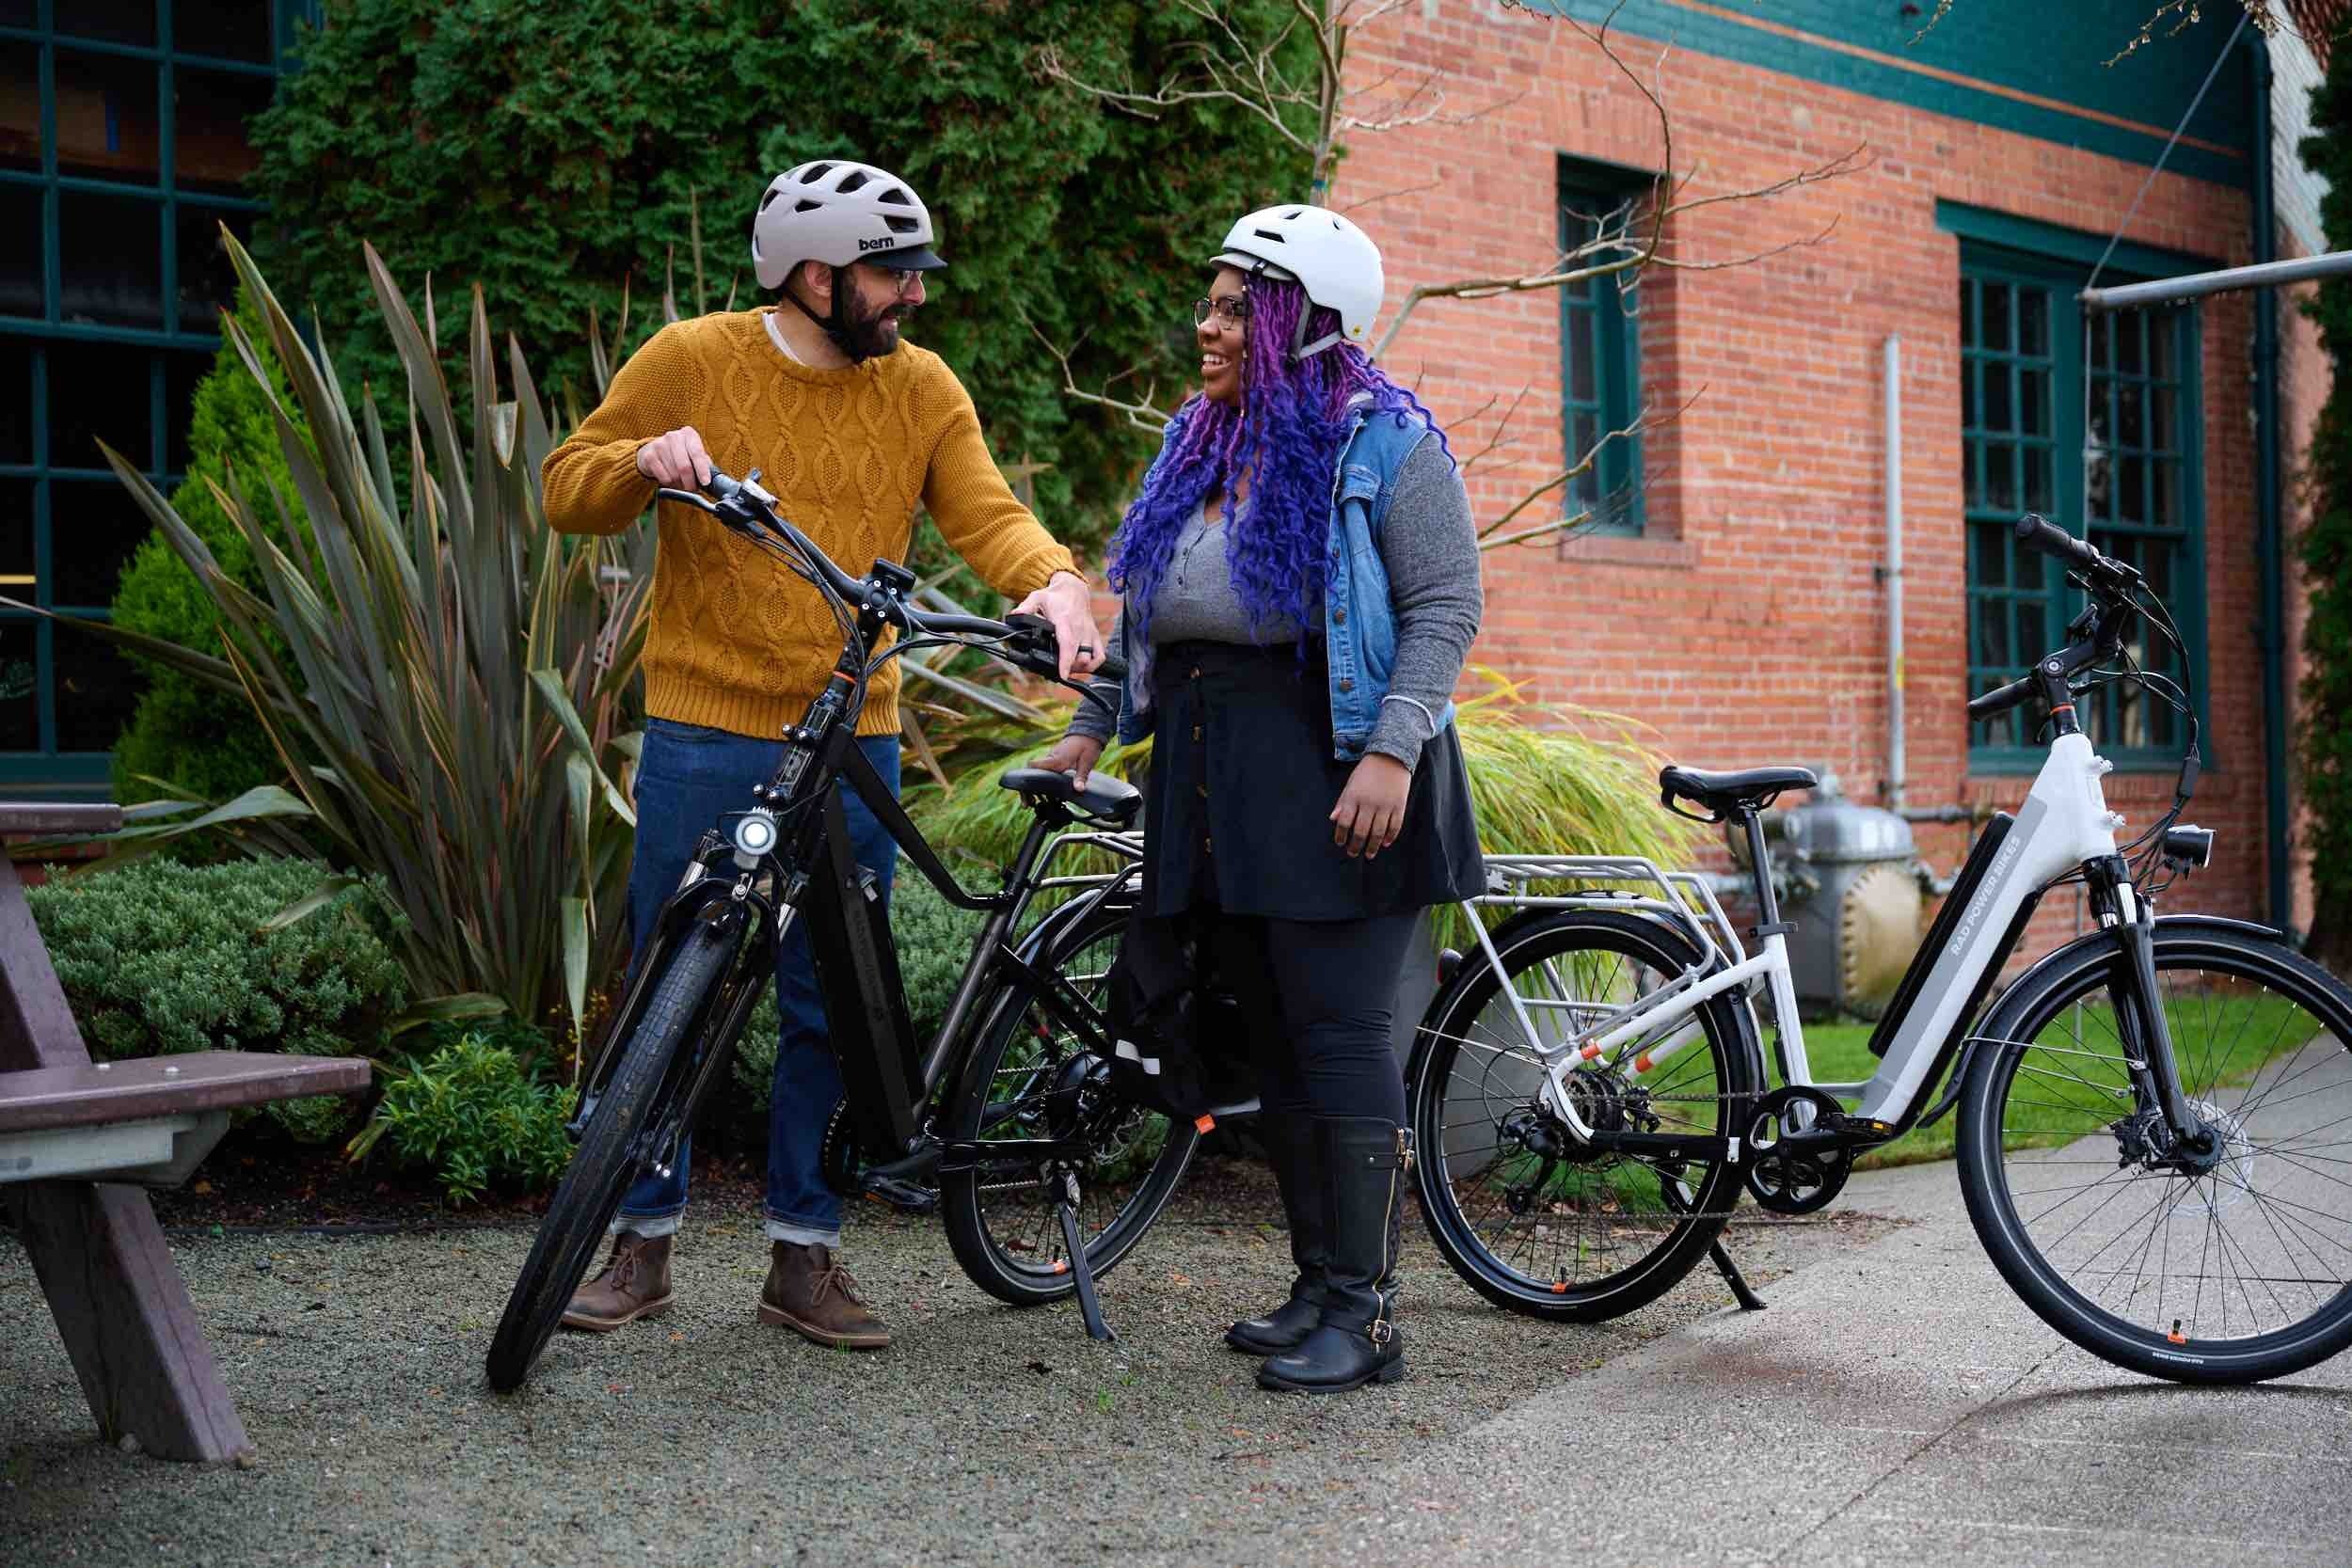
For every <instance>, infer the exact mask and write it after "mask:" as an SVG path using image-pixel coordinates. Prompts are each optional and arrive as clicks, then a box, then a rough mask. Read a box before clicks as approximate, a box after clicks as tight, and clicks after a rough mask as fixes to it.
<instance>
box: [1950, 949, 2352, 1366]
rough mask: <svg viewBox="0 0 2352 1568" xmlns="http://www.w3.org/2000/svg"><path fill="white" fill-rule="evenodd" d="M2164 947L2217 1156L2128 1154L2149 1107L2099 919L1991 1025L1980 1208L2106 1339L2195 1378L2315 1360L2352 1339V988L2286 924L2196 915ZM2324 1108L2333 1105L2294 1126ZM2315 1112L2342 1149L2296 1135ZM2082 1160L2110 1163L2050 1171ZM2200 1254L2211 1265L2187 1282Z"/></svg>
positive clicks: (2016, 992) (2168, 1001)
mask: <svg viewBox="0 0 2352 1568" xmlns="http://www.w3.org/2000/svg"><path fill="white" fill-rule="evenodd" d="M2155 969H2156V976H2157V986H2158V990H2159V991H2160V992H2161V993H2162V994H2163V997H2164V1004H2165V1007H2166V1012H2167V1016H2168V1018H2169V1020H2171V1024H2170V1027H2171V1033H2172V1036H2173V1039H2174V1042H2175V1050H2174V1058H2175V1061H2176V1063H2177V1064H2178V1066H2179V1069H2180V1077H2181V1086H2182V1091H2183V1093H2184V1094H2185V1096H2186V1097H2187V1098H2188V1099H2189V1100H2190V1101H2192V1103H2194V1104H2196V1105H2198V1106H2199V1107H2200V1114H2201V1115H2203V1116H2206V1117H2208V1118H2209V1124H2217V1125H2219V1126H2221V1127H2222V1129H2223V1138H2224V1143H2223V1148H2222V1151H2221V1156H2220V1159H2219V1160H2218V1162H2217V1164H2215V1165H2214V1166H2213V1168H2212V1169H2211V1170H2210V1171H2207V1172H2205V1173H2203V1174H2201V1175H2198V1176H2189V1175H2184V1174H2182V1173H2180V1172H2178V1171H2157V1170H2153V1169H2150V1168H2148V1167H2147V1166H2146V1165H2145V1164H2140V1163H2139V1162H2138V1160H2137V1155H2136V1154H2135V1155H2134V1156H2133V1157H2130V1158H2125V1157H2124V1154H2125V1151H2126V1149H2127V1148H2130V1147H2133V1146H2134V1141H2135V1140H2142V1139H2144V1138H2145V1137H2146V1135H2147V1134H2146V1133H2145V1132H2144V1131H2142V1129H2141V1125H2140V1124H2141V1123H2143V1122H2144V1120H2145V1116H2144V1113H2140V1112H2138V1111H2137V1110H2128V1111H2127V1110H2126V1107H2128V1106H2130V1105H2131V1104H2132V1096H2131V1093H2130V1090H2129V1088H2128V1082H2129V1081H2128V1078H2126V1077H2124V1076H2123V1074H2124V1069H2123V1067H2122V1049H2121V1042H2120V1037H2118V1036H2117V1035H2116V1032H2115V1030H2114V1026H2113V1014H2112V1003H2111V1002H2108V1003H2107V1006H2108V1009H2109V1010H2108V1011H2106V1013H2105V1014H2103V1013H2102V1012H2101V1010H2100V1004H2101V1002H2102V1001H2105V1000H2106V999H2107V998H2109V997H2110V996H2111V988H2112V986H2113V983H2114V980H2115V977H2116V974H2118V972H2119V966H2118V965H2117V964H2116V962H2115V949H2114V945H2113V939H2112V938H2111V937H2106V936H2105V935H2104V934H2102V935H2097V936H2094V937H2093V938H2090V939H2087V940H2085V941H2083V942H2077V943H2076V944H2074V947H2070V948H2066V949H2061V950H2060V951H2059V952H2058V954H2057V955H2055V956H2054V957H2053V958H2051V959H2049V960H2045V962H2044V963H2043V964H2042V966H2040V967H2038V968H2036V969H2035V970H2032V971H2030V972H2028V973H2027V974H2026V976H2025V977H2024V978H2022V979H2021V980H2020V981H2019V982H2018V983H2017V985H2016V986H2014V987H2013V988H2012V989H2011V992H2010V995H2009V996H2007V997H2005V998H2003V999H2002V1001H2001V1003H2000V1004H1999V1005H1998V1006H1996V1007H1995V1008H1994V1011H1993V1013H1992V1014H1991V1015H1990V1016H1989V1017H1988V1018H1987V1019H1986V1021H1985V1023H1984V1026H1983V1028H1982V1030H1981V1031H1980V1037H1981V1038H1982V1039H1983V1040H1984V1041H1985V1042H1986V1043H1985V1044H1984V1045H1983V1046H1981V1047H1979V1049H1978V1050H1977V1051H1976V1053H1975V1054H1974V1059H1973V1060H1972V1061H1971V1062H1970V1064H1969V1067H1968V1075H1967V1078H1966V1080H1965V1083H1964V1085H1963V1091H1962V1097H1961V1101H1960V1117H1961V1125H1960V1133H1959V1146H1960V1147H1959V1156H1960V1180H1961V1187H1962V1191H1963V1194H1964V1196H1966V1198H1967V1201H1968V1214H1969V1218H1970V1219H1971V1221H1973V1222H1974V1224H1975V1226H1976V1228H1977V1235H1978V1237H1979V1240H1980V1241H1981V1242H1982V1243H1983V1244H1984V1249H1985V1251H1986V1253H1987V1254H1988V1255H1989V1256H1990V1257H1991V1258H1992V1259H1993V1262H1994V1266H1995V1267H1996V1268H1998V1269H1999V1270H2000V1273H2001V1275H2002V1277H2003V1278H2004V1279H2006V1280H2008V1281H2009V1284H2010V1288H2011V1289H2013V1290H2014V1291H2016V1292H2017V1294H2018V1295H2019V1297H2020V1298H2022V1299H2023V1300H2024V1301H2025V1303H2026V1306H2028V1307H2031V1308H2032V1309H2033V1310H2034V1312H2035V1313H2036V1314H2037V1315H2038V1316H2040V1317H2041V1319H2042V1322H2044V1323H2048V1324H2049V1325H2050V1326H2051V1327H2052V1328H2054V1329H2056V1330H2058V1333H2060V1334H2061V1335H2064V1336H2065V1337H2066V1338H2068V1339H2071V1340H2073V1341H2074V1343H2075V1344H2077V1345H2079V1346H2081V1347H2082V1348H2083V1349H2085V1350H2087V1351H2089V1352H2090V1353H2091V1354H2093V1355H2096V1356H2099V1357H2100V1358H2101V1359H2103V1360H2106V1361H2109V1362H2112V1363H2113V1364H2115V1365H2116V1366H2119V1367H2124V1368H2127V1369H2129V1370H2134V1371H2138V1372H2144V1373H2147V1374H2148V1375H2150V1376H2152V1377H2160V1378H2168V1379H2171V1380H2173V1381H2175V1382H2181V1383H2206V1384H2244V1383H2255V1382H2260V1381H2262V1380H2264V1379H2266V1378H2274V1377H2280V1376H2283V1375H2285V1374H2287V1373H2289V1372H2294V1371H2299V1370H2302V1369H2303V1368H2305V1367H2309V1366H2311V1365H2312V1364H2314V1363H2315V1362H2319V1361H2322V1360H2325V1359H2327V1358H2328V1356H2331V1355H2334V1354H2337V1353H2338V1352H2340V1351H2342V1350H2344V1348H2345V1347H2346V1346H2347V1345H2352V1180H2345V1177H2344V1176H2343V1175H2339V1174H2337V1171H2338V1170H2342V1171H2344V1172H2347V1173H2352V1165H2345V1164H2339V1162H2340V1161H2341V1160H2342V1157H2343V1155H2344V1153H2345V1152H2346V1149H2345V1148H2344V1141H2345V1138H2346V1136H2347V1134H2346V1132H2345V1128H2344V1115H2345V1113H2346V1112H2348V1111H2352V992H2347V991H2346V990H2344V987H2343V986H2342V985H2341V984H2339V983H2338V982H2337V981H2336V980H2335V979H2334V978H2333V977H2332V976H2330V975H2329V974H2328V973H2327V972H2326V971H2325V970H2322V969H2320V968H2319V967H2318V966H2317V965H2316V964H2313V963H2312V962H2311V961H2309V960H2308V959H2306V958H2302V957H2301V956H2300V955H2298V954H2296V953H2295V952H2293V951H2291V950H2290V949H2288V948H2286V947H2284V946H2282V945H2280V943H2277V942H2269V941H2266V940H2264V939H2262V938H2260V937H2257V936H2254V935H2252V934H2250V933H2249V932H2247V931H2244V930H2239V929H2233V928H2232V927H2230V926H2228V925H2226V924H2224V923H2221V922H2217V921H2201V920H2198V919H2196V918H2195V917H2180V918H2176V919H2165V920H2160V921H2158V922H2157V923H2156V934H2155ZM2241 1004H2242V1005H2243V1007H2242V1009H2240V1011H2241V1012H2242V1017H2241V1018H2240V1021H2239V1022H2235V1023H2233V1022H2231V1018H2232V1009H2233V1008H2237V1007H2238V1006H2239V1005H2241ZM2078 1005H2079V1006H2078ZM2269 1017H2275V1018H2276V1019H2277V1021H2278V1022H2277V1023H2276V1025H2275V1027H2272V1028H2270V1029H2269V1032H2268V1033H2266V1034H2265V1033H2264V1032H2263V1028H2264V1022H2263V1021H2264V1020H2265V1018H2269ZM2053 1030H2057V1031H2058V1033H2057V1034H2056V1035H2055V1036H2053V1035H2052V1033H2051V1031H2053ZM2249 1031H2251V1032H2250V1033H2249ZM2330 1037H2332V1039H2330ZM1995 1042H1998V1043H1997V1044H1996V1043H1995ZM2059 1042H2064V1043H2059ZM2110 1064H2111V1065H2110ZM2314 1075H2315V1076H2314ZM2021 1084H2022V1085H2024V1092H2023V1093H2020V1092H2019V1087H2020V1085H2021ZM2282 1085H2283V1086H2286V1087H2288V1089H2289V1091H2290V1092H2287V1093H2283V1094H2282V1093H2280V1089H2281V1087H2282ZM2324 1096H2325V1097H2332V1098H2325V1099H2323V1098H2322V1097H2324ZM2323 1104H2324V1105H2328V1106H2330V1107H2331V1108H2330V1109H2328V1110H2327V1111H2325V1112H2323V1111H2321V1110H2320V1109H2319V1107H2320V1106H2321V1105H2323ZM2118 1113H2123V1114H2121V1115H2119V1114H2118ZM2307 1121H2316V1122H2318V1123H2321V1124H2322V1125H2320V1126H2318V1127H2316V1128H2314V1129H2311V1130H2308V1131H2296V1129H2297V1127H2298V1125H2299V1124H2300V1123H2303V1122H2307ZM2312 1132H2316V1135H2317V1137H2318V1138H2319V1139H2320V1144H2319V1146H2318V1147H2319V1148H2325V1149H2327V1150H2328V1152H2325V1153H2322V1152H2318V1150H2317V1149H2316V1148H2311V1147H2310V1146H2308V1145H2307V1146H2305V1147H2304V1148H2302V1149H2301V1150H2300V1151H2299V1152H2298V1150H2297V1146H2296V1140H2297V1139H2299V1138H2304V1137H2307V1136H2309V1135H2311V1133H2312ZM2331 1165H2332V1166H2335V1169H2330V1168H2329V1167H2330V1166H2331ZM2071 1168H2079V1169H2081V1170H2083V1171H2093V1170H2103V1171H2104V1173H2105V1174H2104V1175H2100V1176H2098V1177H2096V1179H2095V1180H2087V1181H2084V1182H2078V1183H2075V1184H2074V1186H2073V1187H2071V1188H2070V1187H2067V1186H2064V1185H2045V1184H2044V1183H2049V1182H2055V1181H2057V1180H2059V1178H2060V1176H2061V1173H2064V1172H2066V1171H2068V1170H2069V1169H2071ZM2026 1173H2031V1174H2030V1175H2026ZM2021 1177H2023V1179H2024V1180H2026V1186H2024V1187H2022V1188H2021V1187H2019V1186H2018V1185H2017V1181H2018V1180H2020V1179H2021ZM2092 1193H2100V1194H2104V1195H2105V1196H2099V1197H2098V1198H2097V1199H2096V1201H2095V1203H2090V1202H2086V1201H2085V1195H2089V1194H2092ZM2059 1194H2066V1195H2067V1196H2062V1197H2061V1196H2058V1195H2059ZM2289 1195H2292V1196H2289ZM2054 1197H2055V1198H2056V1199H2057V1200H2056V1201H2055V1202H2053V1201H2052V1199H2053V1198H2054ZM2307 1198H2309V1199H2312V1201H2308V1202H2307V1201H2304V1200H2305V1199H2307ZM2021 1199H2024V1200H2026V1201H2025V1202H2024V1203H2023V1204H2022V1205H2021V1202H2020V1200H2021ZM2143 1199H2146V1200H2148V1202H2149V1205H2150V1206H2149V1207H2148V1208H2147V1209H2146V1210H2145V1211H2144V1212H2143V1211H2142V1210H2141V1209H2140V1208H2139V1207H2138V1205H2139V1204H2140V1202H2141V1201H2142V1200H2143ZM2077 1205H2080V1207H2079V1208H2077V1207H2076V1206H2077ZM2070 1208H2071V1209H2074V1213H2072V1214H2069V1213H2068V1212H2066V1211H2068V1210H2069V1209H2070ZM2224 1215H2231V1216H2233V1219H2225V1218H2224V1217H2223V1216H2224ZM2142 1219H2145V1220H2146V1221H2147V1222H2148V1230H2147V1238H2146V1240H2145V1241H2144V1242H2139V1243H2137V1247H2138V1250H2137V1254H2135V1253H2134V1252H2133V1250H2132V1249H2133V1247H2134V1244H2135V1241H2136V1238H2137V1232H2138V1227H2139V1223H2140V1221H2141V1220H2142ZM2176 1220H2177V1221H2178V1222H2179V1228H2180V1234H2179V1235H2178V1236H2177V1237H2176V1235H2175V1222H2176ZM2236 1221H2243V1222H2244V1223H2242V1224H2237V1223H2235V1222H2236ZM2200 1222H2201V1223H2200ZM2233 1225H2234V1228H2233ZM2086 1231H2088V1232H2089V1233H2088V1234H2085V1233H2084V1232H2086ZM2102 1235H2105V1236H2106V1238H2107V1239H2106V1241H2104V1242H2099V1241H2098V1238H2099V1237H2101V1236H2102ZM2094 1242H2097V1243H2098V1244H2097V1246H2096V1247H2095V1248H2094V1247H2093V1245H2092V1243H2094ZM2111 1249H2112V1254H2113V1255H2112V1256H2111V1257H2108V1256H2106V1255H2107V1254H2109V1253H2110V1250H2111ZM2192 1255H2193V1256H2194V1258H2195V1259H2196V1262H2195V1265H2194V1271H2195V1272H2194V1273H2193V1274H2192V1275H2190V1276H2189V1277H2190V1278H2191V1279H2193V1280H2194V1282H2195V1283H2194V1287H2193V1288H2191V1287H2190V1286H2189V1285H2188V1284H2187V1283H2185V1282H2180V1283H2177V1284H2176V1283H2175V1282H2174V1280H2173V1274H2172V1265H2173V1263H2174V1261H2175V1260H2176V1259H2187V1258H2189V1257H2190V1256H2192ZM2127 1263H2129V1264H2130V1265H2131V1268H2130V1276H2129V1278H2128V1280H2127V1279H2126V1278H2125V1277H2124V1275H2125V1265H2126V1264H2127ZM2249 1269H2250V1270H2251V1272H2250V1274H2249ZM2152 1272H2153V1275H2154V1277H2153V1280H2152V1279H2151V1277H2150V1275H2151V1273H2152ZM2233 1285H2234V1286H2235V1294H2236V1296H2237V1301H2238V1305H2237V1307H2236V1309H2235V1316H2234V1319H2233V1308H2232V1296H2233V1289H2232V1288H2233ZM2254 1287H2260V1288H2259V1289H2255V1288H2254ZM2306 1301H2308V1307H2309V1310H2308V1311H2304V1310H2303V1304H2304V1303H2305V1302H2306ZM2297 1312H2301V1313H2302V1315H2300V1316H2296V1313H2297ZM2273 1319H2275V1320H2277V1321H2276V1322H2275V1323H2272V1322H2271V1320H2273ZM2266 1325H2267V1326H2266Z"/></svg>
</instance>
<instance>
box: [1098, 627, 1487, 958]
mask: <svg viewBox="0 0 2352 1568" xmlns="http://www.w3.org/2000/svg"><path fill="white" fill-rule="evenodd" d="M1152 661H1153V662H1152V714H1153V730H1152V735H1153V739H1152V771H1151V778H1150V780H1149V782H1148V784H1146V787H1145V800H1144V832H1145V846H1146V856H1145V862H1144V875H1143V903H1144V908H1145V909H1146V910H1147V911H1149V912H1151V913H1152V914H1163V915H1168V914H1181V913H1183V912H1184V911H1186V910H1189V909H1192V908H1195V907H1196V906H1203V905H1210V904H1214V905H1216V907H1218V908H1220V909H1222V910H1223V911H1225V912H1227V913H1229V914H1248V915H1264V916H1269V917H1271V918H1274V919H1277V920H1354V919H1359V918H1361V917H1363V916H1366V915H1379V914H1397V913H1402V912H1404V911H1408V910H1419V909H1425V908H1427V907H1428V906H1430V905H1432V904H1447V903H1454V902H1455V901H1457V900H1460V899H1464V898H1470V897H1474V896H1476V895H1479V894H1481V893H1484V892H1485V891H1486V868H1485V866H1484V864H1483V863H1481V862H1480V860H1479V856H1478V823H1477V819H1476V817H1475V816H1473V815H1472V813H1471V810H1470V779H1469V777H1468V775H1467V774H1465V773H1464V771H1463V768H1462V748H1461V744H1460V742H1459V741H1458V740H1457V739H1456V738H1455V736H1454V726H1453V725H1451V724H1449V725H1447V726H1446V727H1445V728H1444V729H1443V730H1442V731H1440V732H1439V733H1438V736H1436V737H1435V738H1434V739H1432V740H1431V741H1430V742H1429V743H1428V744H1427V745H1426V746H1424V747H1422V753H1421V762H1420V765H1419V766H1418V767H1416V768H1414V769H1413V786H1412V793H1411V795H1410V796H1409V797H1408V799H1407V802H1406V809H1405V825H1404V827H1403V828H1402V829H1401V830H1400V831H1399V832H1398V834H1397V839H1396V842H1395V843H1394V844H1392V845H1391V846H1390V847H1388V848H1386V849H1383V850H1381V851H1380V853H1379V854H1377V855H1375V856H1374V857H1372V858H1371V859H1369V860H1366V859H1350V858H1349V857H1348V855H1347V854H1346V852H1345V851H1344V850H1343V849H1342V848H1341V847H1339V846H1338V845H1336V844H1334V843H1332V841H1331V834H1332V823H1331V808H1332V807H1334V806H1336V805H1338V804H1339V800H1340V792H1341V791H1342V790H1343V789H1344V788H1346V786H1347V780H1348V775H1349V774H1350V773H1352V772H1353V771H1354V770H1355V767H1356V765H1355V764H1354V763H1352V762H1343V761H1341V760H1339V759H1338V758H1336V757H1334V756H1333V755H1332V754H1331V689H1330V675H1329V673H1328V672H1327V667H1326V665H1325V663H1324V659H1323V651H1322V644H1321V643H1320V642H1317V643H1314V644H1312V645H1311V652H1310V653H1309V655H1308V657H1307V659H1306V661H1305V662H1304V663H1301V662H1300V660H1299V657H1298V652H1297V648H1296V645H1295V644H1285V645H1283V646H1281V647H1279V648H1247V647H1240V646H1237V645H1234V644H1232V643H1225V642H1176V643H1171V644H1169V645H1168V646H1166V647H1162V648H1158V649H1155V650H1153V652H1152Z"/></svg>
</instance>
